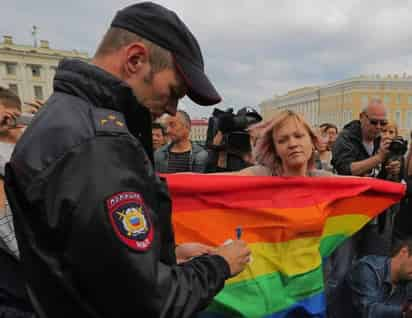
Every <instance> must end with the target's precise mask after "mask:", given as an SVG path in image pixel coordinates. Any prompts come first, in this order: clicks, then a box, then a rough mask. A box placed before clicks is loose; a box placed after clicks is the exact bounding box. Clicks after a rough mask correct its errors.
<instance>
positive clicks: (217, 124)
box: [206, 107, 262, 171]
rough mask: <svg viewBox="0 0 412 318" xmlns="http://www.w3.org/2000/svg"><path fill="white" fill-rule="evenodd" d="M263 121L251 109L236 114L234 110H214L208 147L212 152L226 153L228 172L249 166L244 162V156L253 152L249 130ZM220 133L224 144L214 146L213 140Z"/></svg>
mask: <svg viewBox="0 0 412 318" xmlns="http://www.w3.org/2000/svg"><path fill="white" fill-rule="evenodd" d="M261 120H262V117H261V116H260V115H259V113H258V112H257V111H256V110H254V109H253V108H251V107H244V108H242V109H240V110H239V111H238V112H237V113H236V114H235V113H234V112H233V108H229V109H228V110H226V111H223V110H220V109H218V108H215V109H214V110H213V114H212V117H210V118H209V123H208V128H207V138H206V145H207V147H208V148H209V149H211V150H214V151H216V152H224V153H226V165H225V166H226V167H225V169H226V171H237V170H240V169H243V168H245V167H247V166H248V165H249V164H248V163H246V162H245V161H244V160H243V156H244V155H246V154H248V153H250V152H251V151H252V149H251V145H250V135H249V133H248V132H247V128H248V127H249V126H251V125H253V124H256V123H258V122H259V121H261ZM218 131H220V132H221V133H222V134H223V138H222V142H221V143H220V144H219V145H214V144H213V138H214V137H215V136H216V134H217V133H218Z"/></svg>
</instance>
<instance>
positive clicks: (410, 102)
mask: <svg viewBox="0 0 412 318" xmlns="http://www.w3.org/2000/svg"><path fill="white" fill-rule="evenodd" d="M408 104H409V105H412V95H409V96H408Z"/></svg>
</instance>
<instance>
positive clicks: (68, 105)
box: [6, 60, 229, 318]
mask: <svg viewBox="0 0 412 318" xmlns="http://www.w3.org/2000/svg"><path fill="white" fill-rule="evenodd" d="M54 90H55V92H54V94H53V95H52V96H51V97H50V99H49V100H48V101H47V103H46V105H45V106H44V107H42V109H41V110H40V112H39V113H38V115H37V116H36V118H35V120H34V121H33V122H32V124H31V126H30V127H29V128H28V129H27V130H26V132H25V134H24V135H23V137H22V138H21V139H20V141H19V143H18V144H17V146H16V148H15V152H14V154H13V156H12V158H11V161H10V163H9V165H7V167H6V191H7V197H8V199H9V202H10V204H11V206H12V209H13V211H14V217H15V227H16V234H17V239H18V243H19V247H20V252H21V255H22V261H23V264H24V269H25V274H26V277H27V282H28V290H29V295H30V297H31V300H32V302H33V303H34V306H35V308H36V310H37V312H38V313H39V315H40V317H51V318H54V317H70V318H72V317H76V318H77V317H191V316H192V315H193V313H195V312H196V311H198V310H200V309H202V308H204V307H205V306H206V305H207V304H208V303H209V302H210V301H211V299H212V298H213V296H214V295H215V294H216V293H217V292H218V291H219V290H220V289H221V288H222V287H223V285H224V281H225V279H226V278H228V276H229V267H228V265H227V263H226V262H225V260H224V259H223V258H222V257H220V256H217V255H215V256H201V257H197V258H195V259H193V260H192V261H190V262H187V263H184V264H181V265H176V263H175V262H176V260H175V255H174V247H175V242H174V236H173V231H172V225H171V216H170V207H171V204H170V198H169V195H168V191H167V188H166V186H165V185H164V184H163V183H162V181H161V180H160V179H159V178H158V177H157V176H156V174H155V173H154V170H153V165H152V160H151V156H152V155H151V149H152V145H151V116H150V113H149V112H148V110H147V109H146V108H144V107H143V106H141V105H139V104H138V103H137V100H136V98H135V97H134V95H133V93H132V91H131V89H130V88H129V87H128V86H127V85H126V84H125V83H123V82H121V81H120V80H118V79H116V78H115V77H113V76H112V75H110V74H108V73H107V72H105V71H103V70H102V69H99V68H97V67H95V66H93V65H89V64H86V63H83V62H80V61H68V60H66V61H63V62H62V63H61V64H60V66H59V68H58V70H57V73H56V76H55V81H54ZM148 155H149V156H148Z"/></svg>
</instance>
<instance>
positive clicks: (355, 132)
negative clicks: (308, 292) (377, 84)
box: [326, 99, 400, 318]
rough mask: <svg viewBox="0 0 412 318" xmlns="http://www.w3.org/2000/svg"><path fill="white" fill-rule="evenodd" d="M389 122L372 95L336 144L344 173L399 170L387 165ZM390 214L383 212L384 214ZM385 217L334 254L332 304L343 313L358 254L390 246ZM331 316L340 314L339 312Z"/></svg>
mask: <svg viewBox="0 0 412 318" xmlns="http://www.w3.org/2000/svg"><path fill="white" fill-rule="evenodd" d="M387 123H388V120H387V110H386V107H385V105H384V104H383V102H382V101H381V100H379V99H371V100H370V101H369V103H368V105H366V106H365V107H364V108H362V110H361V113H360V115H359V120H353V121H351V122H350V123H348V124H346V125H345V126H344V128H343V130H342V131H341V132H340V133H339V135H338V137H337V139H336V142H335V144H334V146H333V148H332V165H333V166H334V168H335V169H336V172H337V173H338V174H341V175H352V176H359V177H362V176H365V177H374V178H377V177H379V174H380V173H381V171H382V169H386V171H387V172H390V173H393V174H399V172H400V162H399V161H394V162H391V163H390V164H389V165H388V166H386V167H383V163H384V161H385V159H386V158H387V155H388V154H389V145H390V143H391V141H392V140H391V139H389V138H381V131H382V128H383V127H385V126H386V125H387ZM384 214H386V212H385V213H382V215H384ZM386 221H387V220H385V218H384V217H382V218H380V219H379V223H378V219H375V220H372V221H371V222H370V223H368V224H367V225H366V226H365V227H364V228H363V229H362V230H361V231H360V232H358V233H357V234H356V235H355V236H354V237H353V238H351V239H349V240H347V241H346V242H344V244H342V245H341V246H340V247H339V248H338V249H337V250H336V251H335V253H334V254H333V255H332V257H331V268H332V270H331V273H332V274H331V275H330V277H328V282H327V284H326V285H327V288H326V292H327V298H328V307H329V310H330V311H331V312H334V313H339V312H340V311H341V308H340V306H342V304H343V303H344V302H343V301H342V296H340V293H341V286H342V281H343V278H344V276H345V274H346V272H347V271H348V270H349V269H350V267H351V265H352V261H353V260H354V258H360V257H362V256H366V255H370V254H375V255H384V256H386V254H387V253H389V249H390V237H389V236H390V235H391V233H390V232H391V231H390V227H388V226H386V223H387V222H386ZM331 317H334V318H335V317H340V316H338V315H336V314H333V315H331Z"/></svg>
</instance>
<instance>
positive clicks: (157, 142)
mask: <svg viewBox="0 0 412 318" xmlns="http://www.w3.org/2000/svg"><path fill="white" fill-rule="evenodd" d="M152 139H153V150H157V149H159V148H160V147H162V146H163V145H164V144H165V137H164V136H163V133H162V130H161V129H160V128H153V129H152Z"/></svg>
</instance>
